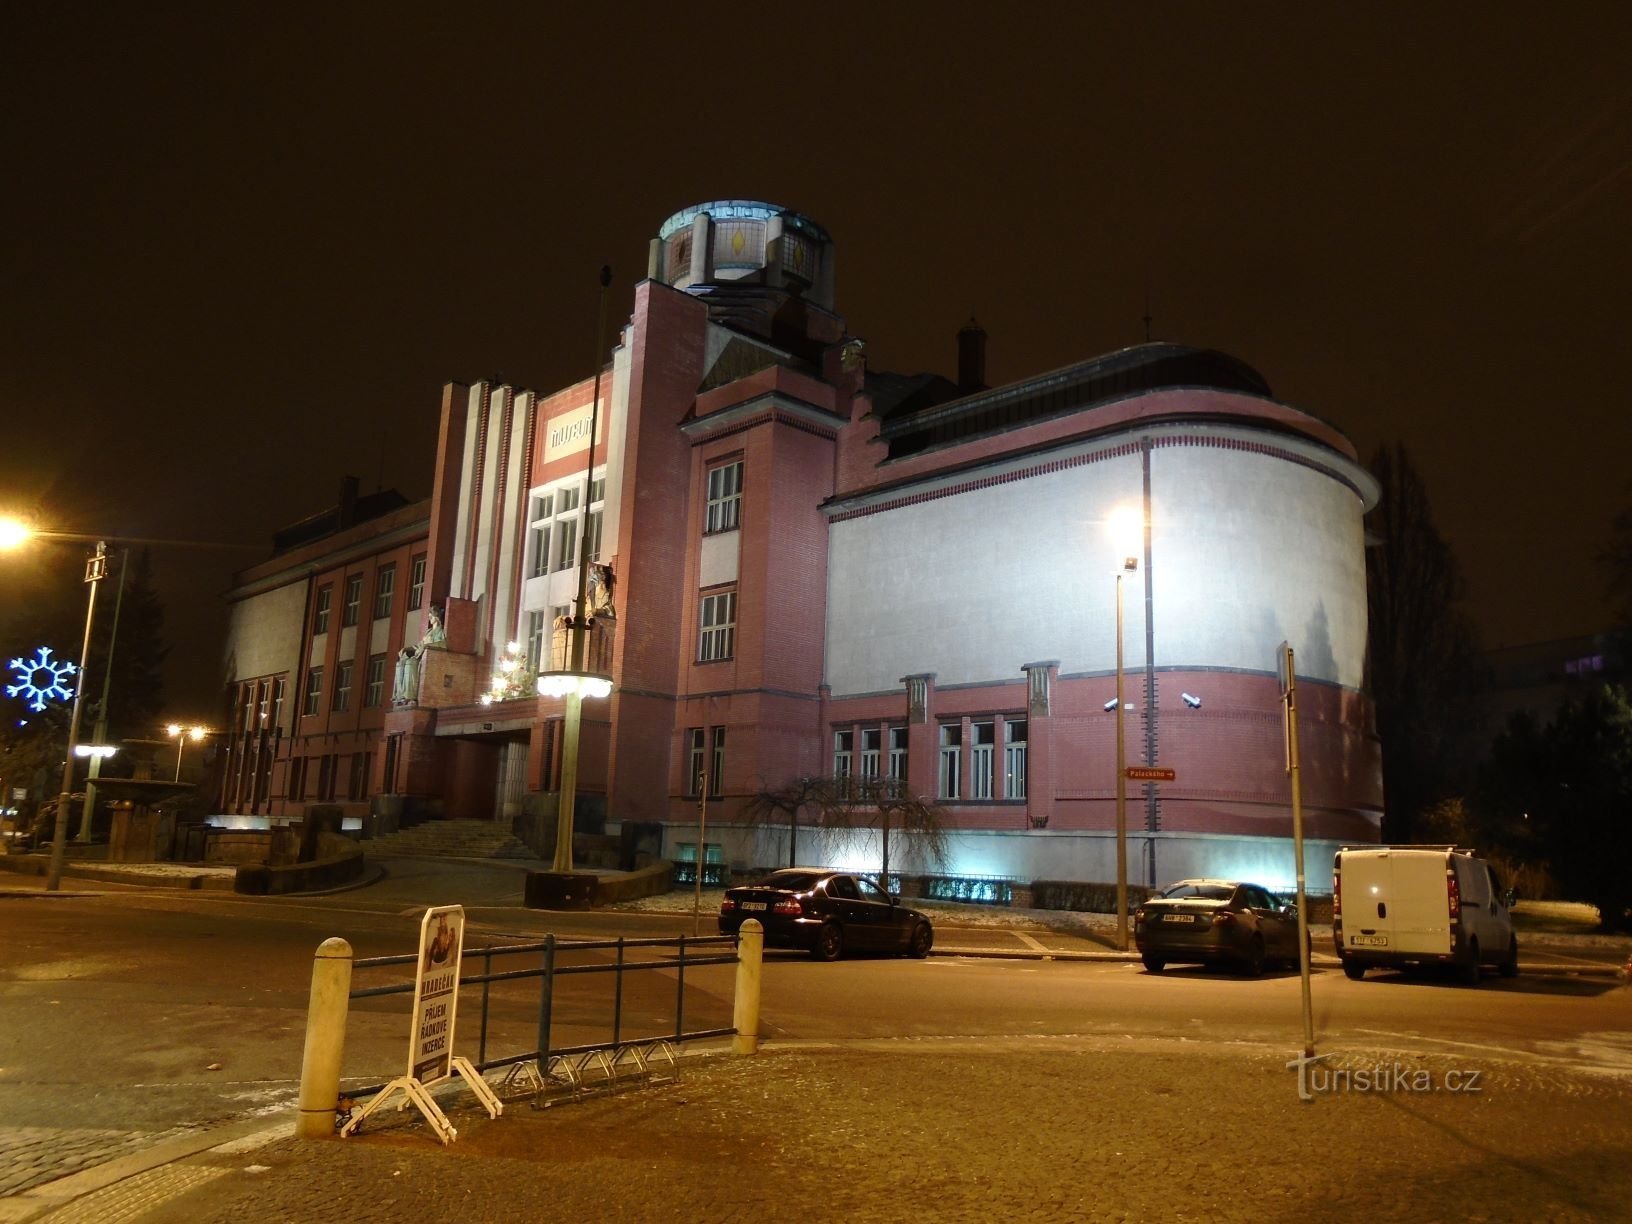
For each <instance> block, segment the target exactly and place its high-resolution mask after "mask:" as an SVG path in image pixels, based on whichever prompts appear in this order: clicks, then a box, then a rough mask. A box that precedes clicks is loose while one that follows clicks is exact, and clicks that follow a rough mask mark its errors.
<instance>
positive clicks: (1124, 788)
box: [1116, 557, 1132, 952]
mask: <svg viewBox="0 0 1632 1224" xmlns="http://www.w3.org/2000/svg"><path fill="white" fill-rule="evenodd" d="M1129 561H1132V558H1131V557H1130V558H1129ZM1129 568H1130V569H1131V568H1132V567H1131V565H1130V566H1129ZM1124 572H1125V571H1122V570H1119V571H1117V575H1116V946H1117V947H1118V948H1119V949H1120V950H1122V951H1123V952H1126V951H1127V950H1128V756H1127V737H1126V734H1125V732H1124V730H1123V719H1122V714H1123V708H1122V707H1123V700H1122V575H1123V573H1124Z"/></svg>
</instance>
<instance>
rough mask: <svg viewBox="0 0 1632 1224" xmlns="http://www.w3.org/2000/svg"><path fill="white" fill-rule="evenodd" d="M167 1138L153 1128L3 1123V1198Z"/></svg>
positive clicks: (0, 1135)
mask: <svg viewBox="0 0 1632 1224" xmlns="http://www.w3.org/2000/svg"><path fill="white" fill-rule="evenodd" d="M164 1137H165V1136H164V1135H163V1134H157V1133H155V1132H153V1131H127V1130H101V1129H92V1128H84V1127H80V1128H74V1127H61V1128H58V1127H54V1126H0V1197H3V1196H5V1195H8V1194H16V1193H17V1192H18V1191H20V1190H27V1189H28V1188H29V1187H30V1186H38V1185H42V1184H43V1183H45V1182H48V1181H52V1180H54V1179H56V1178H59V1177H66V1176H68V1175H69V1174H70V1173H76V1172H78V1171H79V1170H80V1169H83V1168H88V1167H90V1166H92V1165H97V1164H101V1163H102V1162H104V1161H107V1160H112V1159H114V1158H115V1157H118V1156H121V1155H124V1154H125V1153H127V1152H134V1151H139V1150H140V1149H142V1148H145V1147H151V1146H152V1145H153V1144H154V1143H155V1142H157V1141H158V1140H160V1139H163V1138H164Z"/></svg>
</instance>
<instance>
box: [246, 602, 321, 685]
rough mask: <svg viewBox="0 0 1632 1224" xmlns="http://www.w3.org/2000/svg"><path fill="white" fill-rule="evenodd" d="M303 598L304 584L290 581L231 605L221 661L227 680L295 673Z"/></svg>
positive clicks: (297, 662)
mask: <svg viewBox="0 0 1632 1224" xmlns="http://www.w3.org/2000/svg"><path fill="white" fill-rule="evenodd" d="M306 595H307V589H306V583H305V582H304V581H298V582H291V583H289V585H287V586H281V587H278V588H277V589H276V590H271V591H267V592H266V593H265V594H264V595H252V596H250V597H249V598H248V599H240V600H239V601H238V602H236V603H234V604H233V605H232V606H231V609H230V611H229V612H228V619H227V649H226V658H225V663H226V666H227V668H228V669H229V670H230V671H231V676H230V678H231V679H233V680H240V679H251V678H253V677H256V676H271V675H276V674H277V673H279V672H288V673H290V674H291V675H293V674H294V673H295V671H296V670H297V668H298V665H299V655H300V639H301V632H302V631H301V626H302V623H303V620H304V617H305V614H306ZM330 615H331V616H332V615H334V613H330Z"/></svg>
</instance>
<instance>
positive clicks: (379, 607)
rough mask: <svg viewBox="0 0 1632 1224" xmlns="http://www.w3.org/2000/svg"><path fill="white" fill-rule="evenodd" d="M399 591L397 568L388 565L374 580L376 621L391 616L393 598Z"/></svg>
mask: <svg viewBox="0 0 1632 1224" xmlns="http://www.w3.org/2000/svg"><path fill="white" fill-rule="evenodd" d="M396 589H397V567H396V566H394V565H388V566H386V567H385V568H384V569H382V570H381V571H380V572H379V575H378V576H377V577H376V578H375V579H374V619H375V620H381V619H383V618H385V617H387V616H390V615H391V596H392V595H394V594H395V593H396Z"/></svg>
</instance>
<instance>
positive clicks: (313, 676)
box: [301, 667, 323, 718]
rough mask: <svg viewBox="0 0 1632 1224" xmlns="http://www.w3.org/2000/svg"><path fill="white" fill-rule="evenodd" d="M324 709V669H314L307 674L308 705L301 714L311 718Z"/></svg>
mask: <svg viewBox="0 0 1632 1224" xmlns="http://www.w3.org/2000/svg"><path fill="white" fill-rule="evenodd" d="M322 708H323V669H322V668H321V667H314V668H312V669H311V670H310V671H308V672H307V673H306V705H305V706H304V707H303V708H302V710H301V713H302V714H304V715H305V716H306V717H307V718H311V717H312V716H313V715H314V714H316V713H317V712H318V711H319V710H321V709H322Z"/></svg>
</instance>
